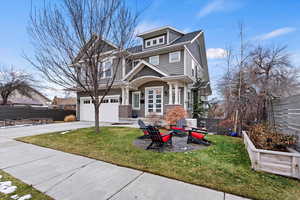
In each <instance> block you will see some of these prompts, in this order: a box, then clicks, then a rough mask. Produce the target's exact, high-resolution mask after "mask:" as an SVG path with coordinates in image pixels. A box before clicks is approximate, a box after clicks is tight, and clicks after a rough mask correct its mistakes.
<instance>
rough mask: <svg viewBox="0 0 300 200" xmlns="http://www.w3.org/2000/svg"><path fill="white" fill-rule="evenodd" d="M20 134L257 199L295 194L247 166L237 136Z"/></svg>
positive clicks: (292, 185)
mask: <svg viewBox="0 0 300 200" xmlns="http://www.w3.org/2000/svg"><path fill="white" fill-rule="evenodd" d="M101 131H102V132H101V133H100V134H96V133H95V132H94V130H93V129H91V128H87V129H79V130H76V131H72V132H69V133H66V134H64V135H62V134H59V133H51V134H46V135H38V136H32V137H24V138H20V139H19V140H20V141H24V142H28V143H33V144H37V145H40V146H44V147H49V148H53V149H58V150H61V151H65V152H70V153H74V154H79V155H84V156H87V157H91V158H95V159H98V160H103V161H106V162H110V163H114V164H117V165H121V166H126V167H131V168H135V169H139V170H143V171H147V172H150V173H154V174H158V175H162V176H166V177H170V178H173V179H178V180H182V181H184V182H189V183H192V184H196V185H201V186H205V187H209V188H213V189H216V190H220V191H224V192H228V193H232V194H236V195H240V196H244V197H248V198H253V199H262V200H271V199H275V200H283V199H284V200H296V199H300V181H298V180H294V179H290V178H286V177H282V176H277V175H272V174H268V173H263V172H256V171H253V170H252V169H251V167H250V160H249V158H248V154H247V152H246V150H245V147H244V144H243V142H242V140H241V139H240V138H233V137H227V136H220V135H209V136H208V139H209V140H211V141H212V142H213V145H212V146H210V147H208V148H206V149H202V150H197V151H192V152H186V153H158V152H153V151H146V150H143V149H139V148H137V147H135V146H134V145H133V141H134V140H135V139H136V138H137V137H138V136H141V135H142V132H141V131H140V130H139V129H134V128H121V127H104V128H102V129H101Z"/></svg>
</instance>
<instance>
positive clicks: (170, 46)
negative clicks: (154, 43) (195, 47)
mask: <svg viewBox="0 0 300 200" xmlns="http://www.w3.org/2000/svg"><path fill="white" fill-rule="evenodd" d="M189 43H190V41H186V42H180V43H178V44H171V45H167V46H165V45H164V46H162V47H157V48H154V49H149V50H146V51H141V52H137V53H130V52H129V53H130V55H139V54H145V53H149V52H152V51H159V50H163V49H168V48H173V47H177V46H182V45H185V44H189Z"/></svg>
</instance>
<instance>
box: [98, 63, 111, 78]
mask: <svg viewBox="0 0 300 200" xmlns="http://www.w3.org/2000/svg"><path fill="white" fill-rule="evenodd" d="M107 62H110V63H111V69H110V70H111V73H110V76H106V73H105V72H106V67H105V64H106V63H107ZM102 69H103V72H102V73H101V75H102V77H100V78H101V79H105V78H111V77H112V76H113V59H112V58H108V59H105V60H103V62H102Z"/></svg>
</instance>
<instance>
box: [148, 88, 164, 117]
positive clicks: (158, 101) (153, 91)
mask: <svg viewBox="0 0 300 200" xmlns="http://www.w3.org/2000/svg"><path fill="white" fill-rule="evenodd" d="M145 98H146V99H145V113H146V115H151V114H156V115H162V114H163V86H158V87H147V88H145Z"/></svg>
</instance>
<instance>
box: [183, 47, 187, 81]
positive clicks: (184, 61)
mask: <svg viewBox="0 0 300 200" xmlns="http://www.w3.org/2000/svg"><path fill="white" fill-rule="evenodd" d="M183 57H184V58H183V59H184V60H183V74H184V75H186V60H187V53H186V48H184V56H183Z"/></svg>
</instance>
